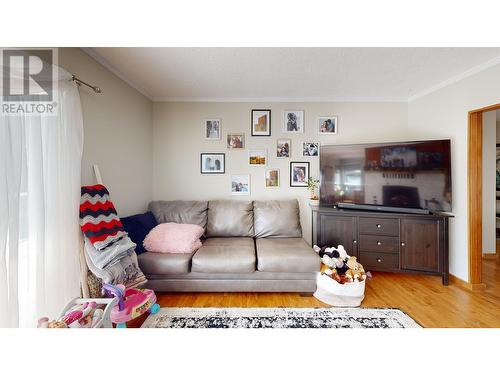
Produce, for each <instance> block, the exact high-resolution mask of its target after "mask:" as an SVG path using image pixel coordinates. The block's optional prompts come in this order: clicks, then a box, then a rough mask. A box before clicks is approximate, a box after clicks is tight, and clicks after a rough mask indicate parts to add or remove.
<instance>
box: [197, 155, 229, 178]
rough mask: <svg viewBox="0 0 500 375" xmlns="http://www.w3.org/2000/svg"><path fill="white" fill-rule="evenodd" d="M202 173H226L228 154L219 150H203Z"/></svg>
mask: <svg viewBox="0 0 500 375" xmlns="http://www.w3.org/2000/svg"><path fill="white" fill-rule="evenodd" d="M200 171H201V174H224V173H226V154H224V153H217V152H202V153H201V154H200Z"/></svg>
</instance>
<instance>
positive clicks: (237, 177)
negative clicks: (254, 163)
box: [231, 174, 251, 195]
mask: <svg viewBox="0 0 500 375" xmlns="http://www.w3.org/2000/svg"><path fill="white" fill-rule="evenodd" d="M250 190H251V185H250V175H249V174H232V175H231V195H250Z"/></svg>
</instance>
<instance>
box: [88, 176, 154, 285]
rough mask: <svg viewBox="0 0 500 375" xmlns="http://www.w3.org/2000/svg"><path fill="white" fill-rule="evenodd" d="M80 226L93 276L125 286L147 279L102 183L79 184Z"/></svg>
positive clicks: (141, 282) (142, 282) (133, 244)
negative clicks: (91, 184) (80, 186)
mask: <svg viewBox="0 0 500 375" xmlns="http://www.w3.org/2000/svg"><path fill="white" fill-rule="evenodd" d="M80 227H81V229H82V232H83V234H84V237H85V259H86V261H87V266H88V267H89V269H90V271H91V272H92V273H93V274H94V275H95V276H96V277H98V278H99V279H101V280H102V281H103V282H105V283H111V284H124V285H125V286H126V287H136V286H140V285H142V284H144V283H145V282H146V281H147V279H146V277H145V276H144V274H143V273H142V271H141V269H140V268H139V265H138V263H137V255H136V254H135V247H136V244H135V243H134V242H132V240H131V239H130V238H129V236H128V234H127V232H126V231H125V228H124V227H123V224H122V222H121V220H120V218H119V217H118V214H117V212H116V209H115V206H114V205H113V202H111V200H110V199H109V192H108V189H106V187H105V186H103V185H93V186H82V189H81V199H80Z"/></svg>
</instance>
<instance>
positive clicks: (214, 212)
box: [207, 200, 254, 237]
mask: <svg viewBox="0 0 500 375" xmlns="http://www.w3.org/2000/svg"><path fill="white" fill-rule="evenodd" d="M253 235H254V231H253V203H252V202H246V201H236V200H234V201H233V200H231V201H230V200H218V201H210V202H208V223H207V236H208V237H253Z"/></svg>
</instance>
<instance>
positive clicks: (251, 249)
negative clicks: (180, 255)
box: [191, 237, 255, 273]
mask: <svg viewBox="0 0 500 375" xmlns="http://www.w3.org/2000/svg"><path fill="white" fill-rule="evenodd" d="M191 271H193V272H212V273H237V272H240V273H244V272H255V245H254V241H253V238H247V237H237V238H233V237H228V238H208V239H207V240H206V241H205V242H204V243H203V246H202V247H201V248H200V249H199V250H198V251H197V252H196V254H194V255H193V261H192V266H191Z"/></svg>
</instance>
